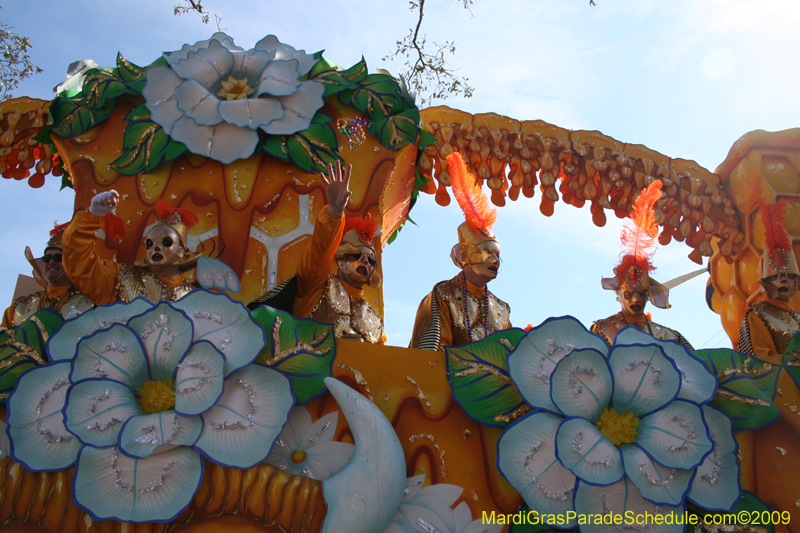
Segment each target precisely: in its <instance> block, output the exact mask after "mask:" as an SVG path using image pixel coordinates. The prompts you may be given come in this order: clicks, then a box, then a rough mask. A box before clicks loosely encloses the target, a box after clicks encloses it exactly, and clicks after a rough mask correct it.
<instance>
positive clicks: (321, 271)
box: [292, 207, 386, 344]
mask: <svg viewBox="0 0 800 533" xmlns="http://www.w3.org/2000/svg"><path fill="white" fill-rule="evenodd" d="M344 227H345V217H344V216H342V217H339V218H332V217H331V216H330V215H329V214H328V209H327V207H323V208H322V209H321V210H320V212H319V215H317V221H316V223H315V225H314V234H313V235H312V237H311V241H310V242H309V244H308V248H306V251H305V253H304V254H303V257H302V259H301V260H300V264H299V265H298V267H297V276H296V279H297V296H296V299H295V302H294V306H293V308H292V314H293V315H294V316H296V317H298V318H313V319H315V320H319V321H321V322H327V323H330V324H333V325H334V328H335V331H336V336H337V337H339V336H341V335H342V334H343V333H347V332H349V333H356V334H358V335H360V336H361V338H362V339H363V340H364V341H365V342H369V343H373V344H375V343H380V344H384V343H386V335H385V334H384V331H383V319H382V318H381V316H380V314H378V313H377V312H376V311H375V310H374V309H372V307H370V305H369V304H368V303H367V302H366V301H365V300H364V291H363V289H358V288H356V287H353V286H352V285H350V284H348V283H342V281H341V280H340V279H339V278H338V277H337V276H336V275H334V274H333V272H332V271H333V269H334V266H335V261H334V256H335V255H336V250H337V248H339V244H340V242H341V241H342V238H343V233H344Z"/></svg>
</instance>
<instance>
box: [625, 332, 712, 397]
mask: <svg viewBox="0 0 800 533" xmlns="http://www.w3.org/2000/svg"><path fill="white" fill-rule="evenodd" d="M623 344H658V345H659V346H661V349H663V350H664V353H665V354H666V356H667V357H669V358H670V359H672V360H673V361H674V362H675V366H676V367H677V368H678V373H679V374H680V375H681V390H680V392H679V393H678V398H680V399H682V400H689V401H690V402H694V403H696V404H698V405H703V404H705V403H707V402H709V401H711V400H712V399H713V398H714V396H715V395H716V394H717V377H716V376H715V375H714V374H712V373H711V372H710V371H709V370H708V368H706V365H704V364H703V363H702V362H700V361H698V360H697V359H695V358H694V357H692V355H691V354H690V353H689V351H688V350H687V349H686V347H685V346H684V345H683V344H681V343H679V342H677V341H673V340H669V341H664V340H661V339H656V338H655V337H651V336H650V335H648V334H647V333H645V332H644V331H642V330H640V329H638V328H637V327H635V326H627V327H626V328H624V329H622V330H621V331H620V332H619V333H617V336H616V337H615V338H614V346H620V345H623Z"/></svg>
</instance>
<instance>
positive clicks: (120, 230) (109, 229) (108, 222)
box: [103, 213, 128, 239]
mask: <svg viewBox="0 0 800 533" xmlns="http://www.w3.org/2000/svg"><path fill="white" fill-rule="evenodd" d="M103 231H104V232H105V234H106V235H107V236H108V237H109V238H112V239H113V238H114V237H119V238H124V237H125V235H126V234H127V233H128V232H127V231H126V230H125V223H124V222H123V221H122V219H121V218H119V217H118V216H117V215H115V214H114V213H106V214H105V215H103Z"/></svg>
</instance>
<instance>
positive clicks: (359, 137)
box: [336, 117, 367, 150]
mask: <svg viewBox="0 0 800 533" xmlns="http://www.w3.org/2000/svg"><path fill="white" fill-rule="evenodd" d="M336 129H337V130H339V132H340V133H344V134H345V136H347V147H348V148H350V149H351V150H355V149H356V148H358V147H359V146H361V143H363V142H364V140H365V139H366V138H367V134H366V129H367V121H366V120H364V119H363V118H361V117H355V118H352V119H350V120H347V119H345V118H340V119H339V120H337V121H336Z"/></svg>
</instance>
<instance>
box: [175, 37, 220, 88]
mask: <svg viewBox="0 0 800 533" xmlns="http://www.w3.org/2000/svg"><path fill="white" fill-rule="evenodd" d="M172 69H173V70H174V71H175V72H176V73H177V74H178V76H180V77H181V78H183V79H186V80H195V81H197V82H198V83H199V84H200V85H202V86H203V87H205V88H206V89H208V90H210V91H211V92H214V93H216V92H217V91H219V90H220V88H222V80H225V79H227V78H228V75H229V74H230V72H231V70H232V69H233V54H231V52H230V50H228V49H227V48H225V47H224V46H222V44H220V42H219V41H211V42H210V43H209V44H208V48H203V49H201V50H197V51H196V52H189V54H188V56H187V57H186V59H181V60H179V61H177V62H176V63H172Z"/></svg>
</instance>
